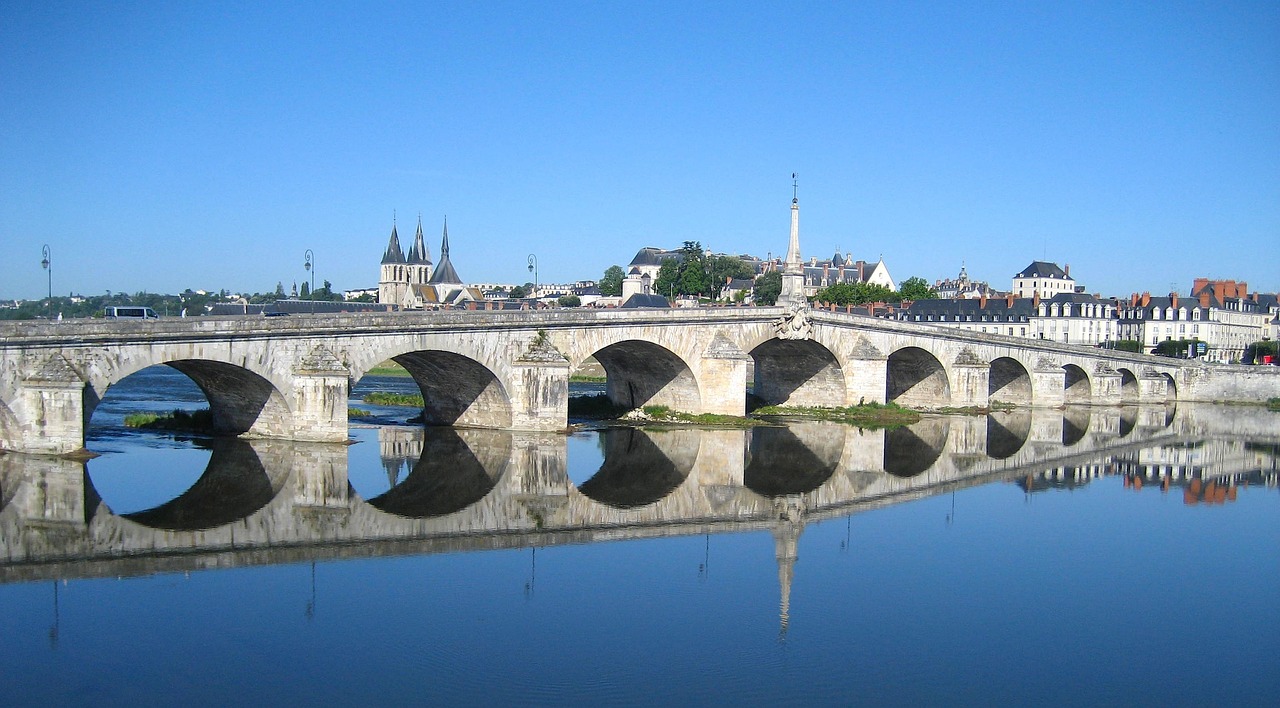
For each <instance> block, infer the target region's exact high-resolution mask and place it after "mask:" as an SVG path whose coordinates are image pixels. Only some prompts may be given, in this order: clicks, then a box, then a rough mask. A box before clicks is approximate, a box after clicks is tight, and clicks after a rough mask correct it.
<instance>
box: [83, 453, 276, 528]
mask: <svg viewBox="0 0 1280 708" xmlns="http://www.w3.org/2000/svg"><path fill="white" fill-rule="evenodd" d="M209 448H210V451H211V453H212V454H211V455H210V456H209V464H208V466H207V467H206V468H205V471H204V473H203V474H201V475H200V478H199V479H197V480H196V481H195V484H193V485H191V487H190V488H189V489H187V491H185V492H183V493H182V494H181V495H180V496H178V497H177V498H175V499H173V500H172V501H168V502H165V503H164V504H161V505H160V506H157V507H153V508H151V509H147V510H144V511H137V512H133V513H129V514H121V515H120V516H121V517H122V518H125V519H128V520H130V521H133V522H135V523H138V524H141V525H143V526H146V527H148V528H153V529H164V530H169V531H201V530H205V529H212V528H217V527H219V526H224V525H226V524H230V523H233V522H235V521H239V520H241V519H244V518H246V517H248V516H249V515H250V514H252V513H254V512H255V511H257V510H259V509H261V508H262V507H264V506H266V505H267V504H268V503H270V502H271V500H272V499H273V498H275V496H276V493H277V492H279V491H280V487H281V482H282V479H283V477H284V476H287V474H288V471H287V470H284V471H278V472H276V473H275V475H274V476H273V475H272V474H271V473H268V471H267V470H266V469H265V468H264V467H263V464H262V460H261V459H259V457H258V453H257V452H256V451H255V450H254V449H253V446H252V445H250V444H249V443H248V442H246V441H244V440H239V439H234V438H218V439H214V440H211V441H209ZM90 493H91V494H92V495H93V498H95V499H96V498H97V490H96V489H94V488H93V484H92V481H89V482H88V484H86V494H90ZM93 506H96V505H93ZM91 508H92V507H91Z"/></svg>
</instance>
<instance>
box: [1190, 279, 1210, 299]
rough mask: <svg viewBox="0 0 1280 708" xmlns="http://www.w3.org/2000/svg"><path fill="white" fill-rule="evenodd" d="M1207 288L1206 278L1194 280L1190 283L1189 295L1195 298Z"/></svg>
mask: <svg viewBox="0 0 1280 708" xmlns="http://www.w3.org/2000/svg"><path fill="white" fill-rule="evenodd" d="M1207 287H1209V279H1208V278H1196V279H1195V280H1193V281H1191V295H1192V296H1197V295H1199V294H1200V291H1202V290H1204V289H1205V288H1207Z"/></svg>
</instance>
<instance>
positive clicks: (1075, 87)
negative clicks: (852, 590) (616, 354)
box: [0, 0, 1280, 298]
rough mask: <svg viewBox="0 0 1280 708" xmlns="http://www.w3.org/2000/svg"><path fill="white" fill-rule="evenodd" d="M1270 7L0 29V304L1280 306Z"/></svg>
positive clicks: (348, 12)
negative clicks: (788, 274)
mask: <svg viewBox="0 0 1280 708" xmlns="http://www.w3.org/2000/svg"><path fill="white" fill-rule="evenodd" d="M1278 36H1280V3H1276V2H1194V3H1181V2H1153V3H1141V2H1126V3H1115V2H1100V3H1091V2H1070V3H1062V2H1043V3H1041V2H1007V3H973V2H937V3H933V2H926V3H912V2H892V3H888V2H886V3H879V2H876V3H855V2H841V3H795V4H785V3H698V2H695V3H660V2H644V3H629V2H599V3H563V2H548V3H517V2H474V3H472V2H467V3H456V4H428V3H419V2H406V3H350V4H348V3H339V2H325V3H303V2H297V3H293V2H288V3H284V2H274V3H261V2H251V3H233V2H218V3H204V2H183V3H173V2H161V3H149V2H136V3H127V4H125V3H96V2H62V3H51V2H47V1H40V2H15V1H13V0H9V1H8V2H5V3H4V4H3V6H0V297H3V298H38V297H43V295H44V294H45V291H46V274H45V273H44V271H43V270H42V269H41V268H40V250H41V245H42V244H46V243H47V244H49V246H50V247H51V249H52V251H53V268H54V270H53V290H54V292H55V293H59V294H67V293H69V292H78V293H102V292H104V291H106V290H112V291H126V292H136V291H140V290H147V291H151V292H176V291H179V290H181V289H183V288H187V287H192V288H205V289H219V288H228V289H230V290H233V291H268V290H271V289H273V288H274V287H275V284H276V282H277V281H284V283H285V286H286V287H289V286H290V285H291V284H292V283H293V282H295V281H296V282H299V283H301V281H302V280H304V279H305V278H306V277H307V276H306V272H305V271H304V269H303V254H304V251H305V250H306V249H312V250H313V251H314V252H315V258H316V270H317V284H319V282H320V281H321V280H325V279H327V280H330V281H332V283H333V285H334V287H335V288H342V289H349V288H355V287H370V286H374V285H376V283H377V277H378V261H379V259H380V257H381V254H382V250H383V249H384V247H385V246H386V242H387V237H388V234H389V232H390V228H391V222H392V214H393V213H395V214H397V215H398V220H399V221H398V223H399V226H400V235H401V237H402V240H407V239H408V238H409V237H411V236H412V233H413V230H414V227H415V224H416V221H417V218H418V214H419V212H420V213H421V214H422V220H423V227H424V231H425V232H426V234H427V236H428V243H429V245H430V247H431V253H432V256H433V257H436V258H438V256H439V237H440V229H441V223H442V221H443V219H444V218H445V216H446V215H447V216H448V219H449V233H450V241H451V245H452V251H453V253H452V256H453V262H454V265H455V266H456V268H457V270H458V272H459V274H460V275H461V276H462V277H463V279H465V280H467V281H471V282H495V281H496V282H523V281H525V280H530V279H531V278H530V275H529V273H528V271H527V269H526V259H527V256H528V254H530V253H534V254H536V255H537V257H538V261H539V276H540V279H541V280H542V281H544V282H556V281H568V280H576V279H585V278H598V277H599V276H600V275H601V273H602V272H603V271H604V269H605V268H606V267H608V266H609V265H611V264H626V263H627V262H628V261H629V260H630V259H631V257H632V256H633V255H634V254H635V252H636V251H637V250H638V249H639V248H640V247H642V246H646V245H654V246H664V247H677V246H679V245H680V243H681V242H683V241H685V240H696V241H701V242H702V243H703V244H704V245H705V246H707V247H709V248H711V249H713V250H716V251H724V252H746V253H753V254H757V255H761V256H763V255H766V254H768V253H770V252H772V253H774V254H778V253H781V252H785V250H786V245H787V230H788V223H789V213H788V207H789V203H790V198H791V184H790V182H791V179H790V177H791V173H792V172H799V173H800V198H801V248H802V250H803V252H804V255H805V257H806V258H807V257H809V256H812V255H816V256H819V257H829V256H830V255H831V254H832V253H833V252H834V251H835V250H836V249H837V248H838V249H840V250H841V251H842V252H852V254H853V255H854V256H855V257H857V258H865V259H868V260H874V259H876V258H878V257H880V256H881V255H883V257H884V259H885V261H886V263H887V265H888V266H889V269H890V272H891V273H892V274H893V275H894V277H896V278H898V279H899V280H901V279H903V278H906V277H908V276H912V275H919V276H923V277H925V278H926V279H928V280H930V281H933V280H934V279H936V278H939V277H946V276H953V275H954V274H955V273H956V272H957V271H958V270H959V268H960V264H961V262H962V261H963V262H965V263H966V264H967V266H968V270H969V273H970V274H971V275H972V276H974V277H978V278H983V279H987V280H990V281H991V282H992V284H993V285H995V286H997V287H1005V288H1007V287H1008V286H1009V282H1010V278H1011V277H1012V275H1013V274H1014V273H1015V272H1017V271H1018V270H1020V269H1021V268H1022V267H1024V266H1025V265H1027V263H1029V262H1030V261H1032V260H1037V259H1048V260H1052V261H1056V262H1057V263H1059V264H1066V263H1069V264H1070V265H1071V268H1072V274H1073V275H1074V276H1075V277H1076V278H1077V280H1079V281H1080V282H1082V283H1083V284H1084V285H1085V286H1086V287H1087V288H1088V289H1089V290H1090V291H1098V292H1102V293H1103V294H1108V295H1127V294H1128V293H1130V292H1133V291H1142V290H1150V291H1152V292H1159V293H1164V292H1168V291H1169V289H1170V287H1175V288H1176V289H1178V290H1179V291H1186V290H1187V289H1189V288H1190V285H1191V280H1192V279H1193V278H1195V277H1200V276H1204V277H1214V278H1235V279H1243V280H1247V281H1248V282H1249V283H1250V286H1251V288H1253V289H1262V290H1267V291H1275V290H1280V243H1278V242H1280V41H1277V39H1276V38H1277V37H1278Z"/></svg>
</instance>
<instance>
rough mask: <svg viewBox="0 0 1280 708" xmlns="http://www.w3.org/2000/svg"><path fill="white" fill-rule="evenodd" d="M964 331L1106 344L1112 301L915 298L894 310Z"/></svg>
mask: <svg viewBox="0 0 1280 708" xmlns="http://www.w3.org/2000/svg"><path fill="white" fill-rule="evenodd" d="M893 316H895V317H896V318H897V319H900V320H906V321H911V322H919V323H921V324H935V325H940V326H944V327H954V328H956V329H962V330H966V331H969V332H978V333H983V334H1002V335H1005V336H1010V337H1026V338H1029V339H1048V340H1052V341H1055V342H1062V343H1064V344H1084V345H1093V346H1107V344H1108V343H1110V342H1114V341H1115V340H1116V339H1117V320H1116V304H1115V302H1114V301H1113V300H1106V299H1102V298H1099V297H1097V296H1096V295H1085V294H1083V293H1059V294H1057V295H1055V296H1054V297H1052V298H1049V299H1041V298H1039V297H1030V298H1018V297H1014V296H1013V295H1007V296H1006V297H1003V298H985V297H979V298H978V299H976V300H973V299H966V298H961V299H948V300H944V299H941V298H939V299H931V300H917V301H915V302H913V303H911V304H910V305H909V306H907V307H906V308H904V309H901V310H898V311H897V312H896V313H894V315H893Z"/></svg>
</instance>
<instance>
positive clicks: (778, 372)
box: [750, 339, 847, 407]
mask: <svg viewBox="0 0 1280 708" xmlns="http://www.w3.org/2000/svg"><path fill="white" fill-rule="evenodd" d="M750 353H751V358H752V360H753V361H754V362H755V387H754V393H755V395H756V397H757V398H759V399H760V401H762V402H763V405H783V404H786V405H791V406H813V407H839V406H843V405H845V402H846V399H847V395H846V394H847V391H846V387H845V377H844V371H843V370H842V369H841V367H840V362H839V361H837V360H836V357H835V355H834V354H833V353H832V352H831V350H830V349H828V348H827V347H825V346H823V345H822V344H821V343H819V342H816V341H814V340H812V339H769V340H766V341H765V342H763V343H761V344H760V345H759V346H757V347H756V348H754V349H752V350H751V352H750Z"/></svg>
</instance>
